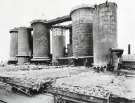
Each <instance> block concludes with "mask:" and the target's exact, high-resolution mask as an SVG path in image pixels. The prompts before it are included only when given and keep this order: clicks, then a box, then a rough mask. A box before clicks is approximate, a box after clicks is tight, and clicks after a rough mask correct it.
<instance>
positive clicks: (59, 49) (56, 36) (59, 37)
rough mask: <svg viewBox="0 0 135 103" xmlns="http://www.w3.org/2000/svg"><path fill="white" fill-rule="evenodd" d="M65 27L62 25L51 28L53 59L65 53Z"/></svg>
mask: <svg viewBox="0 0 135 103" xmlns="http://www.w3.org/2000/svg"><path fill="white" fill-rule="evenodd" d="M64 33H65V29H64V28H62V27H56V28H52V54H53V59H55V58H60V57H64V55H65V46H66V43H65V35H64Z"/></svg>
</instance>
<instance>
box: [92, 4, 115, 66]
mask: <svg viewBox="0 0 135 103" xmlns="http://www.w3.org/2000/svg"><path fill="white" fill-rule="evenodd" d="M93 30H94V31H93V32H94V35H93V44H94V65H107V64H108V61H109V55H110V54H109V49H110V48H117V5H116V4H115V3H112V2H106V3H103V4H100V5H97V6H95V13H94V29H93Z"/></svg>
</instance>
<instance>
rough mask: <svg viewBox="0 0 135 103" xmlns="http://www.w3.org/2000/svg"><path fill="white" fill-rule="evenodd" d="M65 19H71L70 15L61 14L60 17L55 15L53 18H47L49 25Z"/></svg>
mask: <svg viewBox="0 0 135 103" xmlns="http://www.w3.org/2000/svg"><path fill="white" fill-rule="evenodd" d="M66 21H71V17H70V15H66V16H62V17H57V18H55V19H51V20H48V21H47V22H48V24H49V25H55V24H58V23H62V22H66Z"/></svg>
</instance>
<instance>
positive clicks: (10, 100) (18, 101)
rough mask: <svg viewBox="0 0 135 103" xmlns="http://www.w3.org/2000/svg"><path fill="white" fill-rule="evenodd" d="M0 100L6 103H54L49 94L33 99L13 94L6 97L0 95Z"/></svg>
mask: <svg viewBox="0 0 135 103" xmlns="http://www.w3.org/2000/svg"><path fill="white" fill-rule="evenodd" d="M0 100H3V101H5V102H7V103H54V99H53V96H52V95H51V94H40V95H36V96H33V97H28V96H25V95H22V94H15V93H10V94H7V95H2V94H0ZM0 103H1V102H0Z"/></svg>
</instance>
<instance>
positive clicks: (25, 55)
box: [18, 27, 32, 64]
mask: <svg viewBox="0 0 135 103" xmlns="http://www.w3.org/2000/svg"><path fill="white" fill-rule="evenodd" d="M31 30H32V28H27V27H19V28H18V64H24V63H27V62H29V59H30V57H31V56H32V55H31V53H32V50H31V45H30V44H31Z"/></svg>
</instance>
